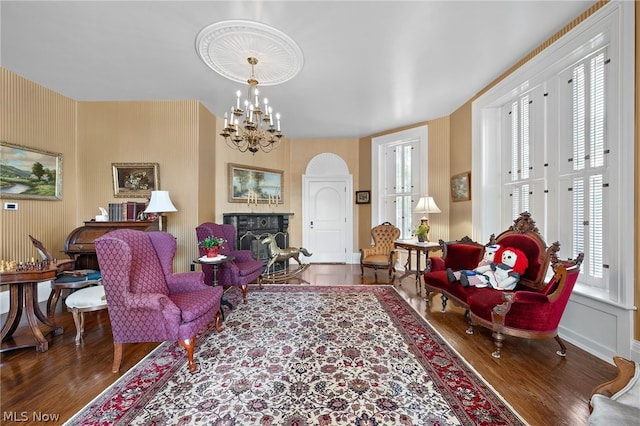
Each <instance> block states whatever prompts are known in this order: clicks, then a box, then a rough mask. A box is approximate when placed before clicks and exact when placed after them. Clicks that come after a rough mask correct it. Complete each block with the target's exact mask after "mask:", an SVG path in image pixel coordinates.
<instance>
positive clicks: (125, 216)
mask: <svg viewBox="0 0 640 426" xmlns="http://www.w3.org/2000/svg"><path fill="white" fill-rule="evenodd" d="M145 208H146V204H145V203H138V202H135V201H124V202H122V203H109V220H110V221H112V222H121V221H129V220H137V218H138V215H139V214H140V212H143V211H144V209H145Z"/></svg>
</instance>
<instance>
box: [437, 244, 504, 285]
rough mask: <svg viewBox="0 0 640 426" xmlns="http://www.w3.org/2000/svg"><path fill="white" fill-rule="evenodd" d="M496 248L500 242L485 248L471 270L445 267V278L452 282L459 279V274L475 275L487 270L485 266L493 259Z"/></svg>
mask: <svg viewBox="0 0 640 426" xmlns="http://www.w3.org/2000/svg"><path fill="white" fill-rule="evenodd" d="M498 250H500V244H493V245H490V246H488V247H487V248H485V250H484V256H483V257H482V260H481V261H480V262H478V266H476V267H475V268H474V269H473V270H471V269H462V270H460V271H455V272H454V271H453V270H452V269H451V268H447V278H448V279H449V282H450V283H452V282H456V281H460V276H461V275H463V274H464V275H475V274H476V273H478V272H484V271H487V270H488V269H487V268H488V267H489V266H490V265H491V264H492V263H493V260H494V259H495V255H496V253H497V252H498Z"/></svg>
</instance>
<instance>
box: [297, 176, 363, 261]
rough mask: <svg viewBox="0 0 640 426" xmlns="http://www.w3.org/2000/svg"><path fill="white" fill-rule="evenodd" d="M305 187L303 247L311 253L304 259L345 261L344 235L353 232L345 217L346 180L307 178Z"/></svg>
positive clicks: (349, 236)
mask: <svg viewBox="0 0 640 426" xmlns="http://www.w3.org/2000/svg"><path fill="white" fill-rule="evenodd" d="M306 189H307V191H306V193H305V196H306V198H307V200H306V201H307V203H306V205H307V206H308V208H307V211H306V212H305V213H306V214H305V215H304V216H305V220H306V222H307V223H305V224H303V226H304V227H306V230H305V231H306V232H305V236H306V238H305V244H306V245H307V246H308V247H305V248H306V249H307V250H309V251H310V252H312V253H313V255H312V256H311V257H310V258H309V259H307V260H308V261H310V262H313V263H322V262H327V263H328V262H340V263H343V262H347V255H348V252H347V249H348V247H347V246H348V244H347V242H348V240H347V238H351V235H352V230H351V229H348V226H350V225H348V221H347V181H346V180H345V179H336V180H332V179H327V178H318V180H316V179H307V181H306Z"/></svg>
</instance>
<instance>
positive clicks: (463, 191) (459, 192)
mask: <svg viewBox="0 0 640 426" xmlns="http://www.w3.org/2000/svg"><path fill="white" fill-rule="evenodd" d="M451 200H452V201H469V200H471V172H464V173H459V174H457V175H454V176H452V177H451Z"/></svg>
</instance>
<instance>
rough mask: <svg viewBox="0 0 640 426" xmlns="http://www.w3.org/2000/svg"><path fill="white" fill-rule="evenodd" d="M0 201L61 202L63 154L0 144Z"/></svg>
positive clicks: (2, 142) (7, 143)
mask: <svg viewBox="0 0 640 426" xmlns="http://www.w3.org/2000/svg"><path fill="white" fill-rule="evenodd" d="M0 198H10V199H34V200H62V154H58V153H55V152H49V151H44V150H41V149H35V148H29V147H26V146H20V145H16V144H12V143H9V142H5V141H0Z"/></svg>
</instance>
